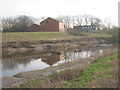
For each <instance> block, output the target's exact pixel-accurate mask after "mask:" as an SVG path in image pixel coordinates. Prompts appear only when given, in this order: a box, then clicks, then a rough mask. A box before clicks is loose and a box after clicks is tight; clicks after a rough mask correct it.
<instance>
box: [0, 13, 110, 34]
mask: <svg viewBox="0 0 120 90" xmlns="http://www.w3.org/2000/svg"><path fill="white" fill-rule="evenodd" d="M45 18H47V17H43V16H42V17H40V18H38V19H36V18H33V17H30V16H26V15H21V16H17V17H14V18H12V17H8V18H2V19H1V24H2V29H3V32H29V26H30V25H32V24H33V23H39V22H40V21H42V20H44V19H45ZM55 19H57V20H59V21H62V22H65V24H66V28H67V29H69V28H71V26H81V25H83V24H84V25H95V26H97V27H98V28H102V29H107V30H108V29H110V28H111V27H112V22H111V20H110V18H106V19H105V20H101V19H99V18H96V17H94V16H92V15H75V16H70V15H59V16H57V17H56V18H55Z"/></svg>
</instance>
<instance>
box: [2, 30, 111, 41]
mask: <svg viewBox="0 0 120 90" xmlns="http://www.w3.org/2000/svg"><path fill="white" fill-rule="evenodd" d="M83 34H84V35H85V36H80V35H77V36H76V35H73V34H70V33H67V32H14V33H13V32H12V33H3V34H2V42H19V41H38V40H70V39H77V38H85V37H111V35H109V34H104V33H83Z"/></svg>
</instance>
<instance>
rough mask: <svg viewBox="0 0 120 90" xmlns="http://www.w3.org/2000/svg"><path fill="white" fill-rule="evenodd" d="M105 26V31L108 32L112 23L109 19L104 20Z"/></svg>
mask: <svg viewBox="0 0 120 90" xmlns="http://www.w3.org/2000/svg"><path fill="white" fill-rule="evenodd" d="M104 22H105V24H106V25H107V29H108V30H109V29H110V28H111V26H112V21H111V19H110V18H105V20H104Z"/></svg>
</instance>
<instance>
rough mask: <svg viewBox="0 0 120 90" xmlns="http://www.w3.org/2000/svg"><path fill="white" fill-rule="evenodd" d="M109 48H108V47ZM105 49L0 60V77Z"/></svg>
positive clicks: (37, 68)
mask: <svg viewBox="0 0 120 90" xmlns="http://www.w3.org/2000/svg"><path fill="white" fill-rule="evenodd" d="M108 49H109V48H108ZM105 50H106V49H103V48H102V49H96V50H91V49H90V50H86V51H81V52H73V51H71V52H68V53H65V54H60V55H52V56H46V57H42V58H40V57H39V58H28V59H19V58H17V59H9V60H2V61H0V65H2V77H6V76H14V75H16V74H18V73H21V72H26V71H33V70H41V69H44V68H47V67H50V66H57V65H60V64H62V63H67V62H71V61H73V60H85V59H86V58H89V57H92V56H95V55H97V54H101V53H103V52H104V51H105Z"/></svg>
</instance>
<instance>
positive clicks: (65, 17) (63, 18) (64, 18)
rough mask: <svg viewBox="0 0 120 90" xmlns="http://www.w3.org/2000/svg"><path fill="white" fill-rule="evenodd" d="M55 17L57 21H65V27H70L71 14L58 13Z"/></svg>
mask: <svg viewBox="0 0 120 90" xmlns="http://www.w3.org/2000/svg"><path fill="white" fill-rule="evenodd" d="M56 19H58V20H59V21H63V22H65V24H66V28H70V24H71V16H69V15H60V16H58V17H57V18H56Z"/></svg>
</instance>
